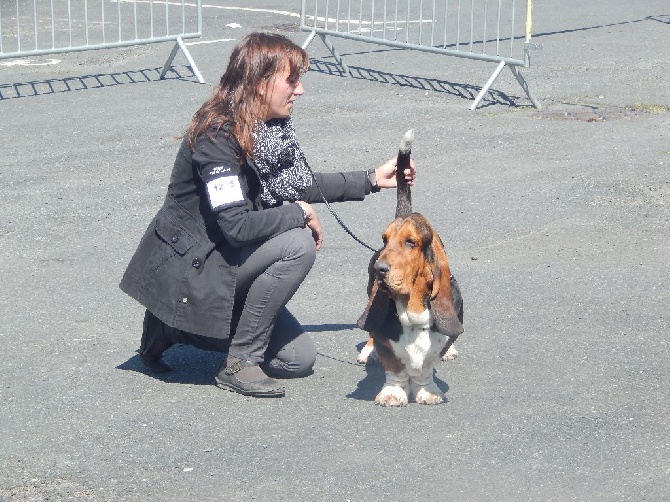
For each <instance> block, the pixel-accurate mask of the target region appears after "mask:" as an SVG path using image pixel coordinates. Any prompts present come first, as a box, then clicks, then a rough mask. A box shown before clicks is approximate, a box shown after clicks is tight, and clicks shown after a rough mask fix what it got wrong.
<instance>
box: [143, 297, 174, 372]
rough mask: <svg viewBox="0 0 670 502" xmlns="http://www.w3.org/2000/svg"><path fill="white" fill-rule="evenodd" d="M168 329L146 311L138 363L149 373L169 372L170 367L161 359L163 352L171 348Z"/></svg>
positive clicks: (171, 342)
mask: <svg viewBox="0 0 670 502" xmlns="http://www.w3.org/2000/svg"><path fill="white" fill-rule="evenodd" d="M171 329H174V328H170V327H169V326H166V325H165V324H163V322H162V321H161V320H160V319H158V318H157V317H156V316H155V315H153V314H152V313H151V312H149V311H148V310H147V311H146V313H145V314H144V324H143V326H142V340H141V341H140V350H139V351H138V352H139V353H140V361H142V363H143V364H144V366H146V367H147V368H148V369H150V370H151V371H155V372H156V373H165V372H166V371H171V370H172V366H170V365H169V364H168V363H167V362H165V359H163V352H165V350H167V349H168V348H169V347H171V346H172V344H173V340H172V337H171V336H170V332H169V331H168V330H171Z"/></svg>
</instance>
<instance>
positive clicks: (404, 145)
mask: <svg viewBox="0 0 670 502" xmlns="http://www.w3.org/2000/svg"><path fill="white" fill-rule="evenodd" d="M413 141H414V129H410V130H409V131H407V132H406V133H405V135H404V136H403V137H402V139H401V140H400V153H403V154H406V153H409V152H411V151H412V142H413Z"/></svg>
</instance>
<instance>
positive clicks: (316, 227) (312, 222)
mask: <svg viewBox="0 0 670 502" xmlns="http://www.w3.org/2000/svg"><path fill="white" fill-rule="evenodd" d="M296 204H298V205H299V206H300V207H301V208H302V210H303V212H304V213H305V226H306V227H307V228H309V229H310V230H311V231H312V238H313V239H314V242H315V243H316V250H317V251H318V250H319V249H321V244H322V243H323V231H322V230H321V222H320V221H319V218H318V217H317V216H316V213H315V212H314V208H313V207H312V206H311V205H310V204H308V203H307V202H304V201H301V200H298V201H296Z"/></svg>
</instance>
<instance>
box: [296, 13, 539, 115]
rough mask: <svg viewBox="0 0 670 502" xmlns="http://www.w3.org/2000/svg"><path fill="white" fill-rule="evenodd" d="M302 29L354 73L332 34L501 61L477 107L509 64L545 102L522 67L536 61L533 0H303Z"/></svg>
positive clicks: (534, 100)
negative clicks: (322, 44)
mask: <svg viewBox="0 0 670 502" xmlns="http://www.w3.org/2000/svg"><path fill="white" fill-rule="evenodd" d="M300 29H301V30H302V31H309V32H310V34H309V36H308V38H307V40H305V42H304V43H303V48H307V46H308V45H309V44H310V43H311V41H312V40H313V39H314V37H315V36H316V35H318V36H319V37H320V38H321V40H322V41H323V43H324V45H325V46H326V47H327V48H328V50H329V51H330V52H331V54H332V55H333V57H334V58H335V61H336V62H337V63H338V65H340V67H341V68H342V69H343V71H344V72H345V73H347V74H350V71H349V68H348V67H347V65H346V64H345V63H344V60H343V58H342V57H341V56H340V55H339V54H338V52H337V50H336V49H335V46H334V44H333V41H332V40H331V38H330V37H340V38H346V39H350V40H358V41H361V42H368V43H374V44H380V45H387V46H391V47H398V48H405V49H413V50H418V51H424V52H431V53H436V54H444V55H447V56H455V57H460V58H468V59H475V60H481V61H488V62H497V63H498V66H497V67H496V69H495V71H494V72H493V74H492V75H491V77H490V78H489V80H488V82H486V84H485V85H484V87H483V88H482V90H481V91H480V92H479V94H478V95H477V97H476V98H475V100H474V102H473V103H472V106H471V107H470V109H471V110H474V109H476V108H477V106H479V104H480V102H481V100H482V99H483V98H484V96H485V95H486V93H488V92H489V90H490V88H491V86H492V85H493V83H494V82H495V80H496V79H497V78H498V76H499V75H500V72H501V71H502V70H503V68H504V67H508V68H509V69H510V70H511V71H512V73H513V74H514V77H515V78H516V80H517V81H518V82H519V84H520V85H521V88H522V89H523V90H524V92H525V93H526V95H527V96H528V99H530V101H531V102H532V103H533V105H534V106H535V107H536V108H538V109H539V108H541V106H540V103H539V102H538V101H537V100H536V99H535V97H534V96H533V94H532V93H531V92H530V89H529V88H528V84H527V82H526V80H525V78H524V77H523V75H522V74H521V72H520V71H519V67H520V66H523V67H525V68H528V67H529V66H530V52H529V51H530V50H532V49H536V48H539V47H540V46H539V45H536V44H533V43H531V33H532V0H523V1H521V0H519V1H516V0H302V5H301V9H300Z"/></svg>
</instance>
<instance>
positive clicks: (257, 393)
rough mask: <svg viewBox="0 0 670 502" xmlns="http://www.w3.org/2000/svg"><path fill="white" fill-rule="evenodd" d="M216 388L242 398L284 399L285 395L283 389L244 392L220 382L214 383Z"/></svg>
mask: <svg viewBox="0 0 670 502" xmlns="http://www.w3.org/2000/svg"><path fill="white" fill-rule="evenodd" d="M216 386H217V387H218V388H219V389H224V390H227V391H229V392H235V393H236V394H242V395H243V396H251V397H284V395H285V394H286V392H285V391H284V390H283V389H282V390H269V391H266V392H261V391H250V390H244V389H240V388H239V387H235V386H234V385H230V384H229V383H226V382H220V381H219V380H217V381H216Z"/></svg>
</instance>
